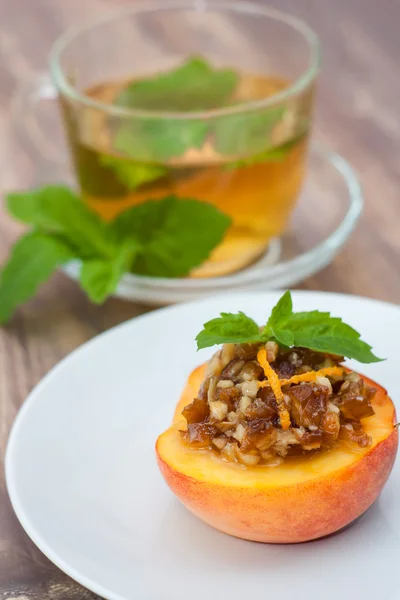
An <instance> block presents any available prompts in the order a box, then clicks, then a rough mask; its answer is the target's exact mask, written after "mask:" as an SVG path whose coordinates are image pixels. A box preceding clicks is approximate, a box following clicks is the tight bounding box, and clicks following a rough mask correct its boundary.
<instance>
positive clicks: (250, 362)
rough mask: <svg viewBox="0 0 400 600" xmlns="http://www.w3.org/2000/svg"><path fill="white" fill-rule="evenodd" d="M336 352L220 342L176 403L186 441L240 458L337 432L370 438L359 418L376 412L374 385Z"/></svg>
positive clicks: (297, 446)
mask: <svg viewBox="0 0 400 600" xmlns="http://www.w3.org/2000/svg"><path fill="white" fill-rule="evenodd" d="M342 360H343V357H340V356H333V355H329V354H323V353H320V352H314V351H312V350H307V349H305V348H292V349H290V350H282V349H281V348H279V346H278V345H277V344H275V343H274V342H268V343H267V344H265V345H263V344H240V345H239V344H225V345H224V346H223V347H222V349H221V350H219V351H218V352H217V353H216V354H214V356H213V357H212V359H211V360H210V362H209V365H208V372H207V376H206V378H205V380H204V381H203V384H202V386H201V388H200V390H199V394H198V396H197V397H196V398H195V399H194V400H193V401H192V402H191V403H190V404H189V405H187V406H186V407H185V408H184V409H183V411H182V415H183V416H184V417H185V419H186V421H187V429H186V430H185V431H182V432H181V434H182V436H183V438H184V440H185V441H186V443H188V444H189V445H190V446H192V447H195V448H210V449H213V450H214V451H215V452H217V453H219V454H220V455H221V456H222V457H223V458H224V459H225V460H227V461H233V462H239V463H242V464H244V465H257V464H277V463H279V462H282V461H283V460H284V459H285V458H286V457H288V456H292V455H298V454H308V453H312V452H316V451H319V450H323V449H329V448H331V447H333V446H335V445H336V444H338V441H339V440H341V439H343V440H347V441H351V442H353V443H355V444H358V446H360V447H363V448H364V447H366V446H369V445H370V444H371V438H370V436H368V435H367V434H366V433H365V432H364V430H363V428H362V424H361V419H364V418H366V417H370V416H372V415H373V414H374V410H373V408H372V404H371V400H372V398H373V396H374V394H375V390H374V389H373V388H371V387H369V386H367V385H366V384H365V382H364V381H363V379H362V378H361V377H360V376H359V375H358V374H357V373H354V372H348V371H346V370H345V369H344V368H343V367H342V366H341V364H340V363H341V362H342Z"/></svg>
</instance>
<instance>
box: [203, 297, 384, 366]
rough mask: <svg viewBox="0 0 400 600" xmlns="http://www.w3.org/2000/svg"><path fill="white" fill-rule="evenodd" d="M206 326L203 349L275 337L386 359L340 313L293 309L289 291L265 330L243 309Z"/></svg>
mask: <svg viewBox="0 0 400 600" xmlns="http://www.w3.org/2000/svg"><path fill="white" fill-rule="evenodd" d="M203 327H204V329H203V330H202V331H201V332H200V333H199V334H198V335H197V337H196V341H197V348H198V349H199V350H200V349H201V348H208V347H210V346H214V345H216V344H224V343H236V344H244V343H257V342H260V343H261V342H262V343H265V342H267V341H270V340H271V341H276V342H278V344H280V345H281V346H285V347H291V346H297V347H301V348H309V349H310V350H315V351H317V352H326V353H329V354H337V355H340V356H345V357H347V358H354V359H355V360H358V361H359V362H361V363H373V362H379V361H381V360H383V359H381V358H378V357H377V356H375V355H374V354H373V353H372V349H371V346H369V345H368V344H367V343H366V342H364V341H363V340H361V339H360V334H359V333H358V332H357V331H356V330H355V329H353V328H352V327H350V325H347V324H346V323H344V322H343V321H342V319H340V318H339V317H332V316H331V315H330V313H329V312H320V311H318V310H313V311H310V312H298V313H295V312H293V304H292V297H291V294H290V292H289V291H287V292H285V294H284V295H283V296H282V297H281V298H280V300H279V301H278V303H277V304H276V306H274V308H273V309H272V312H271V316H270V317H269V319H268V321H267V324H266V325H265V327H264V328H263V329H261V330H260V328H259V327H258V326H257V324H256V323H255V321H253V319H251V318H250V317H248V316H247V315H245V314H244V313H243V312H239V313H237V314H232V313H221V316H220V317H217V318H216V319H212V320H211V321H208V322H207V323H205V324H204V326H203Z"/></svg>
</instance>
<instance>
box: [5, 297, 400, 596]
mask: <svg viewBox="0 0 400 600" xmlns="http://www.w3.org/2000/svg"><path fill="white" fill-rule="evenodd" d="M278 296H279V294H278V293H274V292H270V293H260V294H257V293H249V294H238V295H229V296H222V297H214V298H211V299H208V300H204V301H199V302H196V303H193V304H187V305H182V306H175V307H171V308H166V309H162V310H159V311H156V312H154V313H151V314H148V315H145V316H142V317H139V318H136V319H134V320H132V321H130V322H128V323H125V324H124V325H122V326H119V327H116V328H115V329H113V330H111V331H109V332H107V333H104V334H102V335H100V336H99V337H97V338H96V339H94V340H92V341H91V342H89V343H87V344H85V345H84V346H82V347H81V348H79V349H78V350H76V351H75V352H73V353H72V354H71V355H70V356H69V357H68V358H66V359H65V360H63V361H62V362H61V363H60V364H59V365H58V366H57V367H56V368H55V369H53V370H52V371H51V372H50V373H49V374H48V375H47V376H46V377H45V378H44V379H43V381H42V382H41V383H40V384H39V385H38V386H37V387H36V389H35V390H34V391H33V392H32V393H31V395H30V396H29V398H28V400H27V401H26V402H25V404H24V405H23V407H22V409H21V411H20V413H19V415H18V417H17V420H16V422H15V425H14V427H13V430H12V432H11V436H10V440H9V445H8V450H7V456H6V478H7V485H8V490H9V494H10V498H11V502H12V504H13V507H14V509H15V512H16V513H17V516H18V518H19V520H20V521H21V523H22V525H23V527H24V528H25V530H26V531H27V533H28V535H29V536H30V537H31V538H32V539H33V541H34V542H35V543H36V544H37V546H38V547H39V548H40V549H41V550H42V551H43V552H44V553H45V554H46V555H47V556H48V557H49V558H50V560H52V561H53V562H54V563H55V564H56V565H58V566H59V567H60V568H61V569H63V570H64V571H65V572H66V573H67V574H68V575H70V576H71V577H73V578H74V579H76V580H77V581H79V582H80V583H81V584H83V585H84V586H86V587H88V588H89V589H91V590H92V591H94V592H95V593H97V594H99V595H100V596H102V597H104V598H107V599H110V600H132V598H138V599H139V598H140V600H188V599H189V598H190V600H204V599H205V598H212V600H215V599H217V598H229V599H230V600H243V598H259V597H260V598H261V597H265V596H266V595H267V596H268V597H275V598H279V600H293V597H296V598H301V599H303V598H307V600H319V599H320V598H321V597H323V598H324V600H337V598H340V597H343V590H347V592H346V593H347V594H348V597H353V598H359V597H360V594H361V592H360V590H361V588H362V598H363V600H375V598H378V597H379V598H385V599H386V598H387V599H389V598H392V599H394V598H399V595H398V592H396V590H397V589H398V574H397V570H398V566H397V563H398V556H399V554H400V508H399V500H398V489H399V483H400V473H399V468H398V466H397V468H395V470H394V472H393V473H392V475H391V478H390V480H389V482H388V484H387V486H386V487H385V489H384V491H383V493H382V495H381V497H380V499H379V501H378V502H377V503H376V504H375V505H374V506H373V507H372V508H371V509H370V510H369V511H368V513H366V514H365V515H364V516H363V517H362V518H360V519H359V520H358V521H357V522H355V523H354V524H353V525H352V526H351V527H349V528H347V529H345V530H343V531H342V532H340V533H339V534H337V535H334V536H330V537H328V538H324V539H321V540H318V541H314V542H309V543H306V544H299V545H286V546H273V545H266V544H257V543H252V542H246V541H243V540H239V539H235V538H232V537H229V536H227V535H224V534H222V533H219V532H218V531H215V530H213V529H211V528H210V527H208V526H207V525H205V524H204V523H203V522H201V521H199V520H198V519H197V518H196V517H194V516H193V515H192V514H190V513H189V512H188V511H187V510H186V509H185V508H184V507H183V506H182V505H181V504H180V503H179V502H178V500H177V499H176V498H175V497H174V496H173V494H172V492H170V490H169V489H168V488H167V486H166V485H165V483H164V481H163V480H162V478H161V475H160V473H159V472H158V469H157V465H156V459H155V453H154V443H155V440H156V438H157V436H158V434H159V433H160V432H161V431H163V430H164V429H165V428H166V427H167V426H168V425H169V423H170V421H171V418H172V413H173V409H174V407H175V404H176V402H177V400H178V397H179V395H180V392H181V390H182V387H183V385H184V382H185V380H186V377H187V375H188V373H189V372H190V370H191V369H192V368H193V367H194V366H195V365H197V364H199V363H200V362H202V361H204V359H206V358H208V356H209V355H210V354H211V353H212V349H209V350H208V351H202V352H200V353H197V352H196V349H195V343H194V340H193V338H194V336H195V335H196V334H197V333H198V331H199V330H200V328H201V326H202V324H203V323H204V322H205V321H206V320H208V319H210V318H212V317H214V316H216V315H217V314H218V313H219V312H220V311H221V310H227V311H237V310H243V311H245V312H246V313H248V314H249V315H251V316H253V317H254V318H255V319H257V320H258V321H259V322H262V321H265V319H266V316H267V315H268V314H269V311H270V309H271V307H272V306H273V304H274V303H275V302H276V300H277V299H278ZM293 297H294V305H295V310H310V309H315V308H318V309H321V310H332V311H333V312H334V313H335V314H337V315H340V316H342V317H343V318H344V319H345V320H346V321H347V322H349V323H351V324H352V325H353V326H354V327H356V328H357V329H358V330H360V331H361V332H362V333H363V334H365V337H366V338H367V340H368V342H369V343H371V344H373V347H374V350H375V351H376V353H377V354H378V355H379V356H387V357H388V359H389V360H387V361H386V362H383V363H379V364H375V365H362V367H361V370H362V371H363V372H365V373H366V374H367V375H369V376H370V377H372V378H374V379H376V380H377V381H379V382H381V383H382V385H384V386H386V387H387V388H388V389H389V393H390V394H391V395H392V397H393V398H398V397H399V395H400V379H399V377H398V341H399V339H400V309H399V308H397V307H395V306H392V305H389V304H384V303H382V302H376V301H373V300H368V299H363V298H357V297H351V296H344V295H336V294H323V293H313V292H295V293H294V294H293ZM155 357H158V359H157V363H156V365H155V363H154V359H155ZM358 367H360V366H359V365H358ZM360 586H361V587H360ZM346 597H347V596H346Z"/></svg>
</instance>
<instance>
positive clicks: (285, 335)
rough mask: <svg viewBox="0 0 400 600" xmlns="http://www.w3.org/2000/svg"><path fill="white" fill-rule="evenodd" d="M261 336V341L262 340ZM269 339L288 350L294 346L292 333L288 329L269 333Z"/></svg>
mask: <svg viewBox="0 0 400 600" xmlns="http://www.w3.org/2000/svg"><path fill="white" fill-rule="evenodd" d="M264 337H265V336H264V335H263V339H264ZM268 338H269V339H271V338H274V339H275V340H276V341H277V342H278V344H281V345H282V346H286V347H287V348H290V347H291V346H293V344H294V336H293V333H292V332H291V331H290V330H289V329H279V328H278V329H273V330H272V331H271V335H270V336H268Z"/></svg>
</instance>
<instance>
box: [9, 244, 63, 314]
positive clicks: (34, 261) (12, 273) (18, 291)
mask: <svg viewBox="0 0 400 600" xmlns="http://www.w3.org/2000/svg"><path fill="white" fill-rule="evenodd" d="M72 257H73V253H72V251H71V248H69V247H68V245H66V244H65V243H63V242H62V241H61V240H58V239H57V238H55V237H52V236H49V235H46V234H42V233H38V232H33V233H28V234H26V235H24V236H23V237H21V238H20V239H19V240H18V241H17V242H16V243H15V245H14V247H13V249H12V251H11V254H10V257H9V259H8V261H7V263H6V264H5V266H4V267H3V269H2V271H1V272H0V323H5V322H6V321H8V319H9V318H10V317H11V315H12V314H13V312H14V311H15V309H16V308H17V306H19V305H20V304H22V303H23V302H25V301H26V300H28V299H29V298H31V297H32V296H34V295H35V294H36V291H37V289H38V288H39V286H40V285H41V284H42V283H43V282H44V281H46V279H48V278H49V277H50V275H51V274H52V273H53V271H54V270H55V269H56V268H57V267H58V266H59V265H61V264H63V263H65V262H67V261H68V260H70V259H71V258H72Z"/></svg>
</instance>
